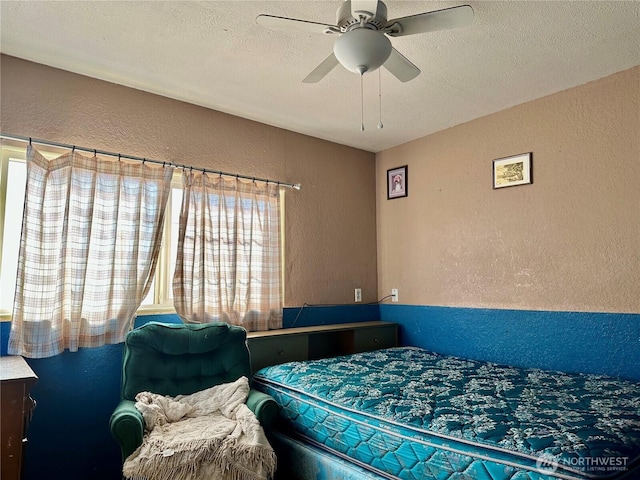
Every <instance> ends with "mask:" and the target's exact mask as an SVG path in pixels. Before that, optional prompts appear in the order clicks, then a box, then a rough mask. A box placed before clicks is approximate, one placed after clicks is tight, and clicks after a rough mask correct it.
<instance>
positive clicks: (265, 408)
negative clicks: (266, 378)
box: [247, 388, 278, 430]
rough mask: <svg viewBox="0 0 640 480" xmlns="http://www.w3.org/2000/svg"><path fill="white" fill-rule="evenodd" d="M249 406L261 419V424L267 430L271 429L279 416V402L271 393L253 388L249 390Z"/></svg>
mask: <svg viewBox="0 0 640 480" xmlns="http://www.w3.org/2000/svg"><path fill="white" fill-rule="evenodd" d="M247 407H249V410H251V411H252V412H253V413H255V415H256V417H257V418H258V420H259V421H260V424H261V425H262V427H263V428H264V429H265V430H269V429H270V428H271V427H273V425H274V424H275V421H276V417H277V416H278V404H277V403H276V401H275V400H274V399H273V397H272V396H271V395H267V394H266V393H263V392H259V391H258V390H254V389H253V388H252V389H251V390H249V397H248V398H247Z"/></svg>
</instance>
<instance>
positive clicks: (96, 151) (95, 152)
mask: <svg viewBox="0 0 640 480" xmlns="http://www.w3.org/2000/svg"><path fill="white" fill-rule="evenodd" d="M93 156H94V157H97V156H98V150H96V149H95V148H94V149H93Z"/></svg>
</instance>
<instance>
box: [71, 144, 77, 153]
mask: <svg viewBox="0 0 640 480" xmlns="http://www.w3.org/2000/svg"><path fill="white" fill-rule="evenodd" d="M75 152H76V146H75V145H74V146H73V147H71V153H75Z"/></svg>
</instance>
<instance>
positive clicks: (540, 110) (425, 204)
mask: <svg viewBox="0 0 640 480" xmlns="http://www.w3.org/2000/svg"><path fill="white" fill-rule="evenodd" d="M433 114H434V115H437V112H434V113H433ZM523 152H533V178H534V181H533V184H532V185H524V186H517V187H509V188H503V189H499V190H492V160H493V159H496V158H501V157H506V156H510V155H515V154H519V153H523ZM376 162H377V166H376V170H377V172H376V174H377V219H378V222H377V228H378V237H377V239H378V287H379V291H380V295H381V296H382V295H384V294H387V293H389V291H390V289H391V288H394V287H396V288H398V289H399V300H400V303H405V304H412V305H441V306H462V307H489V308H509V309H532V310H565V311H586V312H590V311H596V312H598V311H599V312H629V313H634V312H640V67H635V68H633V69H630V70H627V71H624V72H621V73H618V74H615V75H612V76H609V77H606V78H604V79H600V80H598V81H595V82H591V83H588V84H586V85H583V86H580V87H577V88H574V89H570V90H566V91H563V92H560V93H557V94H555V95H551V96H548V97H545V98H542V99H539V100H535V101H532V102H529V103H526V104H522V105H519V106H516V107H513V108H511V109H508V110H505V111H502V112H498V113H496V114H493V115H490V116H487V117H484V118H480V119H477V120H474V121H471V122H468V123H466V124H463V125H459V126H456V127H454V128H451V129H448V130H445V131H442V132H439V133H436V134H433V135H429V136H427V137H424V138H421V139H419V140H416V141H413V142H411V143H407V144H405V145H402V146H399V147H396V148H393V149H390V150H387V151H384V152H381V153H379V154H378V155H377V157H376ZM405 164H407V165H408V166H409V175H408V178H409V189H408V191H409V196H408V197H407V198H401V199H394V200H386V171H387V169H390V168H393V167H397V166H401V165H405Z"/></svg>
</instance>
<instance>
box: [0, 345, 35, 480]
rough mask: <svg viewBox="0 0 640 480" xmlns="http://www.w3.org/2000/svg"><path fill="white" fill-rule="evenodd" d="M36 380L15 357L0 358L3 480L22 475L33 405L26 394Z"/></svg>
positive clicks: (14, 479) (1, 470) (24, 364)
mask: <svg viewBox="0 0 640 480" xmlns="http://www.w3.org/2000/svg"><path fill="white" fill-rule="evenodd" d="M37 381H38V377H37V376H36V375H35V373H33V370H31V368H30V367H29V365H27V362H25V360H24V358H22V357H18V356H8V357H0V399H1V405H2V410H1V411H0V418H1V419H2V420H1V423H0V438H1V439H2V443H1V444H0V449H1V450H2V455H1V456H2V460H1V463H0V472H2V479H3V480H19V479H20V478H21V472H22V454H23V452H24V446H25V444H26V442H27V427H28V425H29V421H30V420H31V414H32V412H33V409H34V408H35V402H34V401H33V399H32V398H31V397H30V396H29V391H30V390H31V388H32V387H33V386H34V385H35V383H36V382H37Z"/></svg>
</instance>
